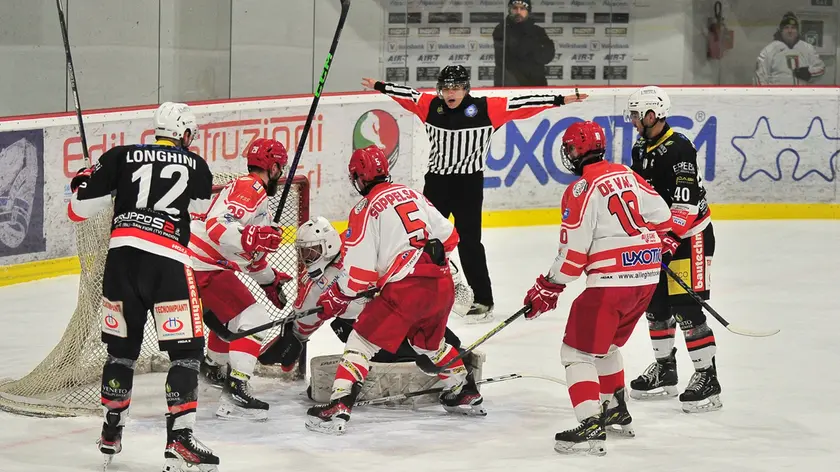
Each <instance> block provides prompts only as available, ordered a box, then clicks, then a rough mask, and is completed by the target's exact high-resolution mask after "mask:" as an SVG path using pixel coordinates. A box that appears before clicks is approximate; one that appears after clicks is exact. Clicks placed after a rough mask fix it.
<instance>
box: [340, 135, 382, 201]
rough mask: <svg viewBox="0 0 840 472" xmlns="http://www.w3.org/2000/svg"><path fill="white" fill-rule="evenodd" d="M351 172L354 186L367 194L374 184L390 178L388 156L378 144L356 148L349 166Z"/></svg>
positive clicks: (361, 192) (363, 193)
mask: <svg viewBox="0 0 840 472" xmlns="http://www.w3.org/2000/svg"><path fill="white" fill-rule="evenodd" d="M347 168H348V170H349V172H350V180H351V181H352V182H353V186H354V187H355V188H356V191H358V192H359V193H360V194H362V195H367V194H368V192H370V189H371V188H373V186H374V185H376V184H378V183H381V182H386V181H388V180H390V178H391V175H390V172H389V170H388V158H386V157H385V153H384V152H382V149H380V148H379V147H378V146H376V145H373V144H372V145H370V146H368V147H366V148H362V149H356V150H355V151H353V155H352V156H351V157H350V165H349V166H347Z"/></svg>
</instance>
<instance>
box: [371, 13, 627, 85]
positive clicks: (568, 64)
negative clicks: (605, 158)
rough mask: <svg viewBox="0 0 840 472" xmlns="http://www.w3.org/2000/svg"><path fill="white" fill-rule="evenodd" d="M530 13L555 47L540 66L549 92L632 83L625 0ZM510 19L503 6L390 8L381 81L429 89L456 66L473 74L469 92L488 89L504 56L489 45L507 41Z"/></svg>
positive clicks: (517, 46) (519, 49)
mask: <svg viewBox="0 0 840 472" xmlns="http://www.w3.org/2000/svg"><path fill="white" fill-rule="evenodd" d="M531 5H532V8H531V12H530V14H529V16H530V19H531V20H533V21H534V23H535V24H536V25H537V26H539V27H540V28H542V29H543V30H544V31H545V34H546V36H547V37H548V38H549V39H550V40H551V42H552V43H553V45H554V58H553V59H551V61H550V62H549V63H548V64H545V66H544V67H545V75H546V79H547V80H548V84H549V85H561V84H570V83H574V84H577V85H581V86H586V85H595V84H607V83H610V84H625V83H630V82H629V79H631V77H629V69H630V67H629V66H630V62H631V57H632V49H631V45H630V42H629V38H630V37H632V34H631V33H632V31H631V27H632V18H631V16H630V2H629V0H598V1H596V0H533V1H532V2H531ZM507 16H508V1H507V0H388V2H387V3H386V14H385V22H386V24H385V28H384V31H385V49H384V52H383V53H384V56H383V70H382V75H381V77H382V78H383V80H385V81H388V82H396V83H403V84H411V85H413V86H415V87H432V86H434V84H435V82H436V80H437V75H438V73H439V72H440V70H441V69H442V68H443V67H444V66H446V65H450V64H460V65H463V66H464V67H466V68H467V70H469V71H470V76H471V78H472V84H473V86H474V87H484V86H492V85H494V83H493V81H494V73H495V68H496V67H498V65H500V64H502V62H503V58H497V57H495V56H496V55H497V54H499V53H500V52H501V51H503V50H502V49H501V48H500V49H498V50H497V49H496V48H495V47H494V37H495V38H496V39H497V40H499V41H504V42H506V41H507V31H508V29H507V28H506V27H505V26H504V23H505V21H506V19H507ZM497 28H498V29H497ZM534 41H536V39H534ZM514 43H515V44H514ZM511 45H512V47H513V50H514V51H516V52H517V53H518V52H521V53H522V54H523V55H527V49H528V47H529V46H533V45H532V44H528V43H524V44H522V41H521V40H519V39H518V38H517V39H512V40H511ZM501 53H502V54H507V53H506V52H501Z"/></svg>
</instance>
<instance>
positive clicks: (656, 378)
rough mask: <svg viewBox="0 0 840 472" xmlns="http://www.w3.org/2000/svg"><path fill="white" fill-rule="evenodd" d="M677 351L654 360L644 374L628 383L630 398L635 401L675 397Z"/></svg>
mask: <svg viewBox="0 0 840 472" xmlns="http://www.w3.org/2000/svg"><path fill="white" fill-rule="evenodd" d="M676 354H677V349H676V348H673V349H672V350H671V355H670V356H668V357H665V358H662V359H656V361H655V362H653V363H652V364H651V365H650V366H648V368H647V369H645V371H644V373H643V374H642V375H640V376H639V377H638V378H636V379H635V380H633V381H631V382H630V397H631V398H633V399H635V400H650V399H657V398H669V397H674V396H676V395H677V394H678V393H679V391H678V390H677V381H678V378H677V358H676Z"/></svg>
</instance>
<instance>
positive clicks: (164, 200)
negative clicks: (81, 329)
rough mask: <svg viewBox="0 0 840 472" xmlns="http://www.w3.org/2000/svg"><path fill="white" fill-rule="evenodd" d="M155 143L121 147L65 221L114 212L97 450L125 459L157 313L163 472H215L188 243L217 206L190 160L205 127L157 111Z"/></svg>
mask: <svg viewBox="0 0 840 472" xmlns="http://www.w3.org/2000/svg"><path fill="white" fill-rule="evenodd" d="M154 121H155V135H156V141H155V143H154V144H149V145H139V144H137V145H129V146H117V147H115V148H112V149H110V150H109V151H107V152H105V153H104V154H103V155H102V156H101V157H100V158H99V162H98V163H96V165H94V166H93V167H91V168H89V169H84V170H82V171H80V172H79V174H78V175H77V176H76V177H74V178H73V180H72V181H71V184H70V187H71V189H72V191H73V196H72V199H71V200H70V204H69V206H68V215H69V217H70V219H72V220H73V221H77V222H78V221H82V220H84V219H86V218H90V217H92V216H94V215H95V214H97V213H99V212H100V211H102V210H104V209H106V208H108V207H110V206H111V205H112V194H113V195H114V196H113V209H114V215H113V221H112V224H111V239H110V244H109V247H108V255H107V258H106V261H105V273H104V276H103V283H102V315H101V327H102V341H103V342H104V343H105V344H107V349H108V357H107V360H106V361H105V366H104V368H103V370H102V406H103V410H104V412H105V421H104V424H103V425H102V435H101V437H100V439H99V449H100V451H101V452H102V453H103V454H104V455H105V463H106V467H107V465H108V463H110V461H111V459H112V458H113V456H114V455H115V454H117V453H119V452H120V451H121V450H122V430H123V426H124V425H125V421H126V418H127V416H128V408H129V404H130V402H131V389H132V382H133V377H134V366H135V363H136V361H137V359H138V357H139V355H140V348H141V346H142V343H143V327H144V325H145V324H146V318H147V314H148V312H151V313H152V316H153V318H154V323H155V328H156V330H157V338H158V343H159V348H160V349H161V350H162V351H167V352H168V354H169V358H170V360H171V365H170V367H169V374H168V375H167V377H166V392H165V393H166V403H167V406H168V408H169V412H168V413H167V415H166V420H167V421H166V427H167V442H166V448H165V451H164V457H165V465H164V469H163V470H164V471H166V472H178V471H181V470H184V471H185V470H187V469H189V470H190V471H195V470H200V471H202V472H207V471H214V470H217V467H216V466H217V464H218V463H219V459H218V457H216V456H215V455H213V453H212V451H211V450H209V449H208V448H207V447H206V446H204V445H202V444H201V443H200V442H198V441H197V440H196V439H195V438H194V436H193V432H192V430H193V426H194V424H195V416H196V408H197V405H198V389H197V387H198V373H199V365H200V363H201V359H202V358H203V357H204V334H203V325H202V313H201V302H200V299H199V293H198V287H197V285H196V283H195V277H194V275H193V271H192V268H191V263H190V257H189V255H188V252H187V244H188V242H189V239H190V212H191V211H195V212H202V211H203V210H204V209H205V207H206V206H207V205H209V203H210V194H211V191H212V184H213V176H212V174H211V173H210V169H209V167H208V166H207V162H205V161H204V159H202V158H201V157H200V156H199V155H197V154H195V153H193V152H191V151H189V149H188V147H189V144H190V142H191V141H192V140H193V138H195V136H196V132H197V130H198V126H197V125H196V119H195V115H194V114H193V113H192V112H191V111H190V108H189V107H188V106H187V105H185V104H182V103H171V102H167V103H164V104H162V105H160V107H159V108H158V109H157V111H155V115H154Z"/></svg>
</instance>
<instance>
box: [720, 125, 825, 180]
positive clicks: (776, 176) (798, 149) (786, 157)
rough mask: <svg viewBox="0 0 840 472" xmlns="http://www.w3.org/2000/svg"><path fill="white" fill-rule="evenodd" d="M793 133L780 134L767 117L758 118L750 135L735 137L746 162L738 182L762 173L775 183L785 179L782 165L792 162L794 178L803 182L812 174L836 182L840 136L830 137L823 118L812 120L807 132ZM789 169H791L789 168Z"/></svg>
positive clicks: (733, 139)
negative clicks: (835, 167)
mask: <svg viewBox="0 0 840 472" xmlns="http://www.w3.org/2000/svg"><path fill="white" fill-rule="evenodd" d="M786 128H787V129H789V132H790V134H789V135H784V134H776V133H774V132H773V129H772V128H771V127H770V120H769V119H768V118H767V117H766V116H762V117H760V118H758V120H757V121H756V122H755V127H754V128H753V130H752V133H750V134H749V135H741V136H733V137H732V147H733V148H734V149H735V151H736V152H738V154H740V157H741V159H742V162H741V170H740V171H739V173H738V179H739V180H740V181H741V182H746V181H748V180H750V179H752V178H754V177H756V176H758V175H759V174H763V175H764V176H766V177H768V178H770V180H772V181H774V182H778V181H780V180H782V179H783V178H784V177H785V175H784V173H783V172H782V162H787V163H792V165H793V169H792V170H791V172H790V176H789V177H790V178H791V179H792V180H793V181H794V182H799V181H800V180H803V179H805V178H806V177H808V176H809V175H812V174H813V175H814V176H815V177H818V178H822V179H823V180H825V181H826V182H833V181H834V179H835V177H836V173H835V170H834V166H836V165H837V163H838V159H837V155H838V154H840V150H838V149H840V148H838V145H839V144H840V137H838V136H829V135H828V133H827V132H826V129H825V123H824V122H823V119H822V118H821V117H819V116H815V117H814V118H813V119H811V123H810V124H809V125H808V128H807V129H805V130H802V131H800V130H790V126H787V127H786ZM786 167H788V166H786Z"/></svg>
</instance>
